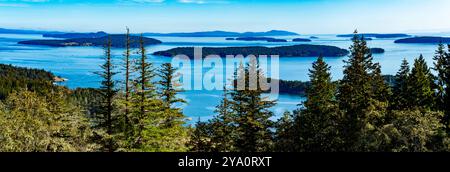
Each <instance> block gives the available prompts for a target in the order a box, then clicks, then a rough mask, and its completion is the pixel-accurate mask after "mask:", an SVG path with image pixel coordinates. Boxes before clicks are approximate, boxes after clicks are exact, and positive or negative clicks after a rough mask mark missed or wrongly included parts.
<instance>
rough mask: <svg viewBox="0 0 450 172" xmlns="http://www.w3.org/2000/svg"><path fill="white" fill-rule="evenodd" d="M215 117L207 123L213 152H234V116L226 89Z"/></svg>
mask: <svg viewBox="0 0 450 172" xmlns="http://www.w3.org/2000/svg"><path fill="white" fill-rule="evenodd" d="M214 112H215V113H216V114H217V116H215V117H214V118H213V119H212V120H211V121H209V123H210V125H211V128H212V132H211V142H212V143H214V149H213V151H214V152H231V151H234V150H235V146H234V144H235V143H234V142H233V141H234V140H235V138H236V127H235V116H234V113H233V111H232V110H231V100H230V99H229V93H228V90H227V88H226V87H224V93H223V99H222V101H221V103H220V104H219V105H218V106H217V107H216V110H215V111H214Z"/></svg>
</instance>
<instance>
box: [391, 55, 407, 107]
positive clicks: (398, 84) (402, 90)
mask: <svg viewBox="0 0 450 172" xmlns="http://www.w3.org/2000/svg"><path fill="white" fill-rule="evenodd" d="M409 73H410V69H409V63H408V61H407V60H406V59H403V61H402V65H401V67H400V70H399V71H398V72H397V74H396V75H395V84H394V86H393V95H394V96H393V97H392V102H391V109H395V110H403V109H408V108H410V107H411V106H410V105H409V102H408V97H409V96H410V93H409V90H411V89H410V88H409V85H408V84H409V83H408V78H409Z"/></svg>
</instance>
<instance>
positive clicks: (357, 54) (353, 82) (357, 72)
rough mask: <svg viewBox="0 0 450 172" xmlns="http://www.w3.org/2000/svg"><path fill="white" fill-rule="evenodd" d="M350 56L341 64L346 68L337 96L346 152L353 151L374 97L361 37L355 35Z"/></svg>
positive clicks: (370, 65)
mask: <svg viewBox="0 0 450 172" xmlns="http://www.w3.org/2000/svg"><path fill="white" fill-rule="evenodd" d="M350 52H351V54H350V57H349V60H348V61H345V63H346V64H347V65H346V66H345V69H344V77H343V79H342V80H341V81H340V86H339V88H338V94H337V99H338V101H339V107H340V109H341V110H343V112H344V119H343V120H344V122H343V123H342V124H343V126H341V132H342V134H344V136H343V137H344V140H345V147H346V149H347V151H351V150H354V149H355V148H354V146H355V144H356V142H357V141H358V140H359V136H360V132H361V128H363V127H364V125H365V124H364V121H366V120H367V116H366V112H367V109H368V107H369V106H370V105H371V101H372V100H373V99H372V98H373V96H374V93H373V89H372V83H371V79H372V78H371V74H370V72H371V70H372V69H373V62H372V59H373V57H372V54H371V53H370V49H369V48H368V47H367V42H366V41H365V39H364V37H363V36H360V35H358V34H357V32H356V31H355V36H354V38H353V45H352V46H351V47H350Z"/></svg>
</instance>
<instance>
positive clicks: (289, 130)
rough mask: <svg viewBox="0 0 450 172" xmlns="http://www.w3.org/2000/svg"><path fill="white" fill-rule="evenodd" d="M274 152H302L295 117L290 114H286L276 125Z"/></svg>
mask: <svg viewBox="0 0 450 172" xmlns="http://www.w3.org/2000/svg"><path fill="white" fill-rule="evenodd" d="M275 128H276V131H275V136H274V142H275V145H274V149H273V150H274V151H276V152H295V151H299V150H301V149H300V148H299V143H298V140H300V139H298V138H299V137H297V135H298V133H297V131H298V130H296V128H295V123H294V117H293V115H292V114H291V113H290V112H285V113H284V114H283V117H281V118H280V119H279V120H278V121H277V122H276V124H275Z"/></svg>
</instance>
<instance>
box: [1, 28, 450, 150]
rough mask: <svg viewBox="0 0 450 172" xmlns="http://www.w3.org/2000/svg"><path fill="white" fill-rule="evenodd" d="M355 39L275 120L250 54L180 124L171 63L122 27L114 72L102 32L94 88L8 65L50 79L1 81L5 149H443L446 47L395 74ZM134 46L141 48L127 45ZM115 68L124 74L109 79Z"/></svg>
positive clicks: (449, 70) (315, 70) (449, 61)
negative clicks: (209, 109) (204, 107)
mask: <svg viewBox="0 0 450 172" xmlns="http://www.w3.org/2000/svg"><path fill="white" fill-rule="evenodd" d="M352 40H353V44H352V46H351V47H350V55H349V59H348V60H346V61H345V63H346V65H345V66H344V71H343V72H344V77H343V78H342V79H341V80H338V81H333V80H332V78H331V73H330V66H329V65H328V64H326V63H325V61H324V60H323V57H321V56H319V57H318V59H317V61H315V62H314V63H313V64H312V68H311V69H310V71H309V77H310V81H309V82H308V84H307V85H308V86H305V87H306V88H305V89H306V91H305V93H304V94H305V96H306V97H307V100H306V101H305V102H299V104H300V105H299V107H298V109H297V110H295V111H292V112H286V113H285V114H284V115H283V117H282V118H280V119H279V120H278V121H273V120H271V119H272V117H274V112H272V111H271V110H270V108H271V107H273V106H274V105H275V104H276V101H272V100H268V99H266V96H265V95H264V91H262V90H263V89H262V88H263V86H262V85H257V87H256V88H257V89H249V85H250V84H249V79H246V78H251V77H252V76H250V74H252V73H254V72H256V73H259V71H260V69H259V66H258V62H257V60H252V61H250V62H249V63H248V64H246V65H245V66H244V65H241V66H240V67H239V68H238V69H237V70H236V72H235V75H234V79H235V80H236V81H239V82H243V83H246V84H245V85H246V86H245V88H244V89H234V87H231V88H233V89H229V88H227V87H225V89H224V92H223V99H222V101H221V102H220V103H219V104H218V105H217V107H216V111H215V114H214V115H215V116H214V118H213V119H211V120H209V121H198V122H197V124H196V125H195V126H188V125H186V117H185V116H184V114H183V113H182V109H180V108H178V106H176V104H180V103H186V101H185V100H183V99H179V97H178V96H177V94H178V93H179V89H177V88H178V87H179V85H180V84H179V83H178V78H177V75H176V70H177V69H176V68H174V67H173V66H172V65H171V64H170V63H167V64H164V65H162V66H159V67H156V66H153V63H152V62H151V61H149V59H148V58H147V54H148V52H147V51H146V49H145V42H144V38H143V37H141V38H140V39H139V41H138V44H139V46H138V47H137V48H135V49H134V48H132V46H131V41H132V40H131V39H130V36H129V33H128V34H126V38H125V42H124V45H125V51H124V53H123V63H121V66H120V69H121V71H120V73H117V72H116V71H117V70H115V69H116V68H117V67H118V66H115V65H113V64H116V63H113V62H112V60H113V59H114V58H112V56H113V55H112V54H111V47H112V41H111V40H107V44H106V45H105V55H104V63H103V64H102V65H101V68H102V70H101V71H99V72H98V73H97V74H98V75H99V76H101V78H102V82H101V85H102V86H101V87H100V88H99V89H77V90H69V89H67V88H65V87H61V86H56V85H53V84H52V83H51V82H52V78H53V75H51V74H50V73H48V72H44V71H40V70H30V69H24V68H14V67H11V66H4V65H3V66H2V68H1V69H2V72H1V73H0V74H1V75H2V77H1V79H0V81H1V82H2V83H9V82H11V81H8V80H14V79H17V78H23V79H22V80H24V81H25V82H30V81H32V80H40V81H42V82H47V83H49V84H48V85H46V87H45V88H44V87H40V88H39V89H33V87H30V86H28V85H20V84H15V85H8V84H3V85H1V87H2V90H6V91H4V93H5V97H4V98H2V101H1V103H0V151H13V152H14V151H17V152H77V151H81V152H90V151H94V152H184V151H193V152H340V151H346V152H442V151H450V137H449V134H450V125H449V117H450V109H449V107H448V104H450V87H449V84H450V78H449V76H450V46H444V45H443V44H440V45H439V46H438V48H437V51H436V55H435V57H434V59H435V61H434V64H433V67H432V68H430V67H429V66H428V65H427V64H426V62H425V60H424V58H423V57H422V56H419V57H418V58H417V59H416V60H414V62H413V63H412V65H410V64H409V62H408V61H406V60H404V61H403V63H402V64H399V69H400V70H399V71H398V73H397V75H395V76H383V75H382V74H381V66H380V65H379V64H378V63H376V62H374V61H373V58H372V53H371V50H370V48H369V47H367V43H366V41H365V40H364V39H362V38H361V37H359V35H358V34H355V35H354V38H353V39H352ZM135 50H137V51H138V54H137V55H138V56H136V55H132V54H134V53H133V52H134V51H135ZM432 70H434V71H435V73H436V75H433V73H432ZM259 74H260V75H257V79H263V78H264V76H263V75H261V73H259ZM116 75H123V76H124V77H123V78H125V79H124V80H121V81H116V80H114V79H113V78H115V77H114V76H116ZM3 76H7V77H3ZM155 77H158V78H159V81H158V82H154V81H155V80H154V78H155ZM386 81H390V82H386ZM287 85H290V84H287Z"/></svg>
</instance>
